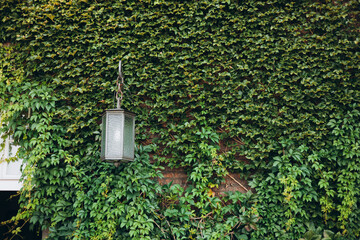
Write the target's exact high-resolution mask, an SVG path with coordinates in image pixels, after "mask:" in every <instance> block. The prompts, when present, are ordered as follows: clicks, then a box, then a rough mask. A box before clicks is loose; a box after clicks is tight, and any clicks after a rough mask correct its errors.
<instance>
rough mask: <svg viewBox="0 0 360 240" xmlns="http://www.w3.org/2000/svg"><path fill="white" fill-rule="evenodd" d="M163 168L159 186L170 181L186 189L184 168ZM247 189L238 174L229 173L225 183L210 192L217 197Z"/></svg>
mask: <svg viewBox="0 0 360 240" xmlns="http://www.w3.org/2000/svg"><path fill="white" fill-rule="evenodd" d="M164 167H165V169H164V170H163V171H162V173H163V175H164V177H163V178H160V179H159V180H158V181H159V182H160V184H162V185H164V184H168V183H170V182H171V181H172V182H173V183H172V184H179V185H180V186H182V187H183V188H186V186H187V185H188V177H187V174H186V171H185V169H184V168H173V169H171V168H169V167H167V166H164ZM249 189H250V187H249V185H248V184H247V182H246V181H245V180H243V179H241V178H240V174H239V173H230V174H228V175H227V176H226V177H225V183H223V184H221V185H220V186H219V188H213V189H212V191H213V192H214V193H215V194H217V195H219V194H222V193H224V192H229V191H240V192H243V193H245V192H247V191H248V190H249Z"/></svg>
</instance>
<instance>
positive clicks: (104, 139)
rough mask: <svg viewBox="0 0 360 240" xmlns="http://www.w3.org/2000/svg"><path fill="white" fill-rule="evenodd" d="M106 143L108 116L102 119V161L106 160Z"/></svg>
mask: <svg viewBox="0 0 360 240" xmlns="http://www.w3.org/2000/svg"><path fill="white" fill-rule="evenodd" d="M105 143H106V114H105V115H103V117H102V131H101V154H100V157H101V159H104V158H105V147H106V146H105Z"/></svg>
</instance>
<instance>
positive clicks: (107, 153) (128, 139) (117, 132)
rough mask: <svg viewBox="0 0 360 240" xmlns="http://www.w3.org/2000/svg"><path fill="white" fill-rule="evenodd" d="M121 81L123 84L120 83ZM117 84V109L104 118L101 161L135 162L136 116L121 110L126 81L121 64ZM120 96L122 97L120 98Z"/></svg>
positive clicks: (106, 112) (105, 114) (107, 111)
mask: <svg viewBox="0 0 360 240" xmlns="http://www.w3.org/2000/svg"><path fill="white" fill-rule="evenodd" d="M119 80H121V82H119ZM116 84H117V87H118V89H117V92H116V99H117V108H116V109H110V110H106V111H105V113H104V115H103V117H102V138H101V155H100V156H101V159H102V160H104V161H106V162H113V163H118V162H124V161H132V160H134V147H135V114H134V113H132V112H129V111H126V110H124V109H121V100H122V99H123V92H122V89H121V88H122V86H123V85H124V80H123V76H122V72H121V61H120V62H119V77H118V79H117V81H116ZM119 94H120V96H119Z"/></svg>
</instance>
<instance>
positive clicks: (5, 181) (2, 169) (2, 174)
mask: <svg viewBox="0 0 360 240" xmlns="http://www.w3.org/2000/svg"><path fill="white" fill-rule="evenodd" d="M2 142H3V140H2V139H1V138H0V143H2ZM18 148H19V147H18V146H14V145H13V140H12V139H11V138H9V137H8V138H6V139H5V148H4V150H3V152H0V159H1V160H2V161H1V163H0V191H19V190H20V189H21V187H22V183H21V182H20V177H21V172H20V166H21V164H22V161H21V160H18V161H16V162H9V163H8V162H5V161H4V159H6V158H9V157H12V156H11V155H12V154H14V153H16V152H17V150H18ZM10 169H11V170H12V171H13V172H15V173H9V170H10Z"/></svg>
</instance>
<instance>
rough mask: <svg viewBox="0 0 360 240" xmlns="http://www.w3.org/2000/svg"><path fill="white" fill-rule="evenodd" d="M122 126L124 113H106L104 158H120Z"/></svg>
mask: <svg viewBox="0 0 360 240" xmlns="http://www.w3.org/2000/svg"><path fill="white" fill-rule="evenodd" d="M123 126H124V115H123V114H122V113H120V114H119V113H114V114H113V113H111V114H108V119H107V129H106V131H107V133H106V135H107V137H106V141H107V142H106V145H107V146H106V158H110V159H111V158H113V159H118V158H122V152H123V134H122V133H123Z"/></svg>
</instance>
